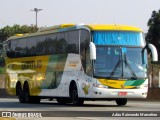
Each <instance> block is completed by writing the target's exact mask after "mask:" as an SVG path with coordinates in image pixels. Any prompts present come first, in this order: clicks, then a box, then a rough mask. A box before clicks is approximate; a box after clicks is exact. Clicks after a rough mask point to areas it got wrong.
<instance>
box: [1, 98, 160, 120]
mask: <svg viewBox="0 0 160 120" xmlns="http://www.w3.org/2000/svg"><path fill="white" fill-rule="evenodd" d="M0 111H1V114H2V112H6V111H7V112H12V113H13V112H14V113H17V114H18V113H20V115H21V116H22V115H26V114H27V115H28V114H30V113H31V114H32V113H37V114H36V115H37V116H38V115H40V117H41V116H42V118H40V119H42V120H43V119H45V118H46V117H48V118H47V120H49V119H52V117H54V120H56V119H58V120H60V119H65V120H70V119H71V120H72V119H76V120H81V119H87V120H88V119H89V120H92V119H93V120H97V119H102V120H104V119H106V118H111V119H113V120H120V118H122V117H125V118H123V120H124V119H128V117H129V118H130V119H133V120H134V119H135V117H136V119H137V118H141V119H145V120H146V119H151V118H154V119H160V118H158V117H156V115H158V116H160V101H159V102H158V101H157V102H149V101H128V103H127V105H126V106H117V105H116V103H115V101H85V103H84V105H83V106H73V105H71V104H67V105H61V104H58V103H57V102H56V101H54V100H53V101H48V100H42V101H41V103H40V104H22V103H19V101H18V99H15V98H14V99H10V98H9V99H8V98H0ZM15 115H16V114H15ZM131 116H132V117H131ZM133 116H134V117H133ZM140 116H141V117H140ZM38 117H39V116H38ZM38 117H34V118H24V119H27V120H28V119H29V120H30V119H34V120H39V118H38ZM0 119H1V118H0ZM17 119H21V118H17Z"/></svg>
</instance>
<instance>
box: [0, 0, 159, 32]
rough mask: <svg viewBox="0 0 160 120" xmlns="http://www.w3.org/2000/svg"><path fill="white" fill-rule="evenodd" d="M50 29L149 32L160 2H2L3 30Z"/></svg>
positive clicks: (1, 19) (13, 0) (131, 0)
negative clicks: (69, 26) (110, 27)
mask: <svg viewBox="0 0 160 120" xmlns="http://www.w3.org/2000/svg"><path fill="white" fill-rule="evenodd" d="M34 8H38V9H43V10H42V11H40V12H38V26H39V27H44V26H46V27H49V26H53V25H58V24H63V23H75V24H82V23H84V24H125V25H132V26H136V27H140V28H141V29H143V30H144V32H146V31H147V29H148V27H147V22H148V20H149V18H150V17H151V14H152V11H153V10H156V11H158V10H159V9H160V0H0V28H3V27H5V26H7V25H9V26H13V25H14V24H19V25H31V24H35V21H36V19H35V12H33V11H31V10H33V9H34Z"/></svg>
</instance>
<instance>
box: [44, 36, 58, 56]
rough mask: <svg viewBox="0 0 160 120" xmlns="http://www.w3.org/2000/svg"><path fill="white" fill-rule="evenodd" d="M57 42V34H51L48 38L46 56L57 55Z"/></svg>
mask: <svg viewBox="0 0 160 120" xmlns="http://www.w3.org/2000/svg"><path fill="white" fill-rule="evenodd" d="M56 41H57V34H51V35H47V36H46V43H45V44H46V54H48V55H50V54H55V53H56Z"/></svg>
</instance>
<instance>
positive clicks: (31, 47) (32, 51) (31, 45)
mask: <svg viewBox="0 0 160 120" xmlns="http://www.w3.org/2000/svg"><path fill="white" fill-rule="evenodd" d="M26 50H27V56H35V55H36V37H32V38H28V39H27V43H26Z"/></svg>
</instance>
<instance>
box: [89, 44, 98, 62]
mask: <svg viewBox="0 0 160 120" xmlns="http://www.w3.org/2000/svg"><path fill="white" fill-rule="evenodd" d="M89 47H90V59H91V60H96V46H95V44H94V43H93V42H90V44H89Z"/></svg>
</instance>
